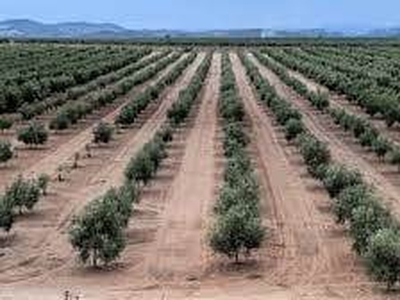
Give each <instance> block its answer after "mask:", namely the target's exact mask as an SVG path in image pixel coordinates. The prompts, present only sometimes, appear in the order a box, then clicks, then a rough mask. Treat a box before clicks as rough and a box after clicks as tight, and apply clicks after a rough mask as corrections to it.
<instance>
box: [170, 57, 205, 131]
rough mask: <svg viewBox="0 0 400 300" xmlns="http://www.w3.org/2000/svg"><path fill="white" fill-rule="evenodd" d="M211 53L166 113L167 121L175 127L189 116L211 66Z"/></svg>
mask: <svg viewBox="0 0 400 300" xmlns="http://www.w3.org/2000/svg"><path fill="white" fill-rule="evenodd" d="M211 57H212V55H211V53H208V54H207V56H206V58H205V59H204V61H203V62H202V63H201V65H200V66H199V68H198V69H197V71H196V74H195V75H194V76H193V78H192V80H191V81H190V83H189V85H188V87H187V88H186V89H184V90H182V91H180V93H179V96H178V99H177V101H175V102H174V103H173V104H172V106H171V108H170V109H169V110H168V112H167V117H168V120H169V121H170V122H171V124H172V125H174V126H176V125H179V124H180V123H182V122H183V121H184V120H185V119H186V118H187V116H188V115H189V112H190V109H191V107H192V105H193V103H194V101H195V100H196V99H197V96H198V94H199V92H200V90H201V89H202V87H203V84H204V80H205V78H206V76H207V73H208V70H209V69H210V66H211Z"/></svg>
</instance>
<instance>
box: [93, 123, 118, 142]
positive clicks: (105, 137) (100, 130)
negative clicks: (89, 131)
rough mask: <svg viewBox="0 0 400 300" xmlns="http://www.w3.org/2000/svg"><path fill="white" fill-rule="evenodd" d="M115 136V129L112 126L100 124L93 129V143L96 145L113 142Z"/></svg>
mask: <svg viewBox="0 0 400 300" xmlns="http://www.w3.org/2000/svg"><path fill="white" fill-rule="evenodd" d="M112 135H113V128H112V127H111V125H110V124H108V123H105V122H100V123H99V124H97V126H96V127H95V128H94V129H93V142H94V143H95V144H100V143H103V144H108V143H109V142H110V141H111V138H112Z"/></svg>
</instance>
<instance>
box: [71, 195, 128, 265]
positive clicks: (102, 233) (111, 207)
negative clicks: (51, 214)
mask: <svg viewBox="0 0 400 300" xmlns="http://www.w3.org/2000/svg"><path fill="white" fill-rule="evenodd" d="M111 193H114V192H110V193H109V194H107V195H106V197H105V198H100V199H97V200H94V201H92V202H91V203H90V204H89V205H87V206H86V207H85V209H84V211H83V213H82V214H81V215H79V216H76V217H75V218H74V219H73V221H72V224H71V227H70V231H69V239H70V242H71V245H72V247H73V248H74V249H75V250H76V251H77V252H78V254H79V257H80V259H81V260H82V262H83V263H87V262H88V261H89V260H91V263H92V265H93V266H97V265H98V263H99V261H101V262H102V263H104V264H106V265H107V264H109V263H111V262H112V261H114V260H115V259H117V258H118V257H119V255H120V253H121V252H122V251H123V249H124V248H125V237H124V233H123V226H122V224H121V219H120V217H121V214H120V211H119V210H118V208H117V206H116V205H115V201H118V200H116V199H115V198H116V197H114V194H111Z"/></svg>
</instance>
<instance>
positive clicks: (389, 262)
mask: <svg viewBox="0 0 400 300" xmlns="http://www.w3.org/2000/svg"><path fill="white" fill-rule="evenodd" d="M365 260H366V262H367V266H368V269H369V272H370V273H371V274H372V275H373V276H374V277H375V278H376V279H377V280H378V281H381V282H384V283H386V286H387V289H388V290H390V289H391V288H392V287H393V286H394V285H395V284H396V282H398V281H399V280H400V235H399V232H396V231H395V230H393V229H381V230H379V231H378V232H377V233H376V234H375V235H374V236H372V237H371V240H370V243H369V246H368V250H367V253H366V255H365Z"/></svg>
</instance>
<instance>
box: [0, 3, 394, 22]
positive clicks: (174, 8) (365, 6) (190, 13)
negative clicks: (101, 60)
mask: <svg viewBox="0 0 400 300" xmlns="http://www.w3.org/2000/svg"><path fill="white" fill-rule="evenodd" d="M9 18H31V19H36V20H39V21H45V22H59V21H71V20H72V21H95V22H114V23H118V24H121V25H123V26H126V27H130V28H132V29H139V28H150V29H154V28H168V29H209V28H243V27H263V28H294V27H301V28H309V27H319V26H335V27H337V26H349V25H356V26H370V27H374V26H385V25H389V26H392V25H400V1H399V0H379V1H376V0H231V1H228V0H192V1H189V0H186V1H185V0H111V1H102V0H97V1H94V0H65V1H64V0H0V19H9Z"/></svg>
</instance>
